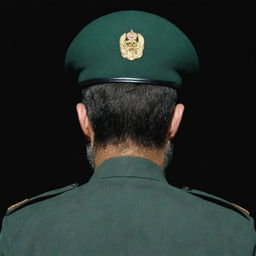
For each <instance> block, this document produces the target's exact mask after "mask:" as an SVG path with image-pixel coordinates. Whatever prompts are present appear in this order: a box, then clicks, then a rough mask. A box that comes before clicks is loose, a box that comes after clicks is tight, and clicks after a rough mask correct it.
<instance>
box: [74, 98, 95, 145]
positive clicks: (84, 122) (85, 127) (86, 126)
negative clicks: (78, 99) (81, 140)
mask: <svg viewBox="0 0 256 256" xmlns="http://www.w3.org/2000/svg"><path fill="white" fill-rule="evenodd" d="M76 111H77V115H78V120H79V123H80V126H81V128H82V131H83V133H84V134H85V135H86V136H87V137H88V138H89V139H90V140H91V139H92V136H93V132H92V127H91V125H90V123H89V118H88V116H87V110H86V108H85V105H84V104H83V103H78V104H77V105H76Z"/></svg>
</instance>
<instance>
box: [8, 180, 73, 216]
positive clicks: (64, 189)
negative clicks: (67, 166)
mask: <svg viewBox="0 0 256 256" xmlns="http://www.w3.org/2000/svg"><path fill="white" fill-rule="evenodd" d="M76 187H78V184H77V183H73V184H71V185H68V186H65V187H62V188H58V189H55V190H51V191H48V192H45V193H43V194H40V195H37V196H34V197H31V198H27V199H24V200H22V201H20V202H18V203H16V204H13V205H11V206H10V207H8V209H7V211H6V215H7V216H9V215H12V214H13V213H14V212H16V211H19V210H21V209H22V208H24V207H27V206H30V205H33V204H36V203H37V202H41V201H47V199H49V198H52V197H56V196H58V195H60V194H63V193H65V192H67V191H69V190H72V189H74V188H76Z"/></svg>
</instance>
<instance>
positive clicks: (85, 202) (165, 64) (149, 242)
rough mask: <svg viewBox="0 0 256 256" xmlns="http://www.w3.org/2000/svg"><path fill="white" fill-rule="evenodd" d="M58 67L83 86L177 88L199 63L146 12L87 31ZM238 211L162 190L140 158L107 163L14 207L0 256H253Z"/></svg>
mask: <svg viewBox="0 0 256 256" xmlns="http://www.w3.org/2000/svg"><path fill="white" fill-rule="evenodd" d="M65 65H66V68H67V70H69V71H70V74H71V75H72V76H73V77H74V78H75V79H76V83H78V84H79V85H80V86H81V87H86V86H92V85H94V84H101V83H109V82H111V83H116V82H117V83H119V82H129V83H137V84H142V83H144V84H151V85H156V86H158V85H163V86H170V87H172V88H175V89H177V90H178V89H179V88H180V87H181V85H182V80H183V75H184V74H186V77H189V76H190V75H192V76H193V75H194V74H196V73H197V71H198V69H199V61H198V56H197V53H196V51H195V49H194V46H193V45H192V43H191V42H190V40H189V39H188V37H187V36H186V35H185V34H184V33H183V32H182V31H181V30H179V29H178V28H177V27H176V26H175V25H174V24H172V23H171V22H169V21H167V20H166V19H164V18H162V17H159V16H157V15H154V14H150V13H146V12H140V11H120V12H115V13H112V14H109V15H105V16H103V17H100V18H99V19H96V20H95V21H93V22H91V23H90V24H88V25H87V26H86V27H85V28H84V29H83V30H82V31H81V32H80V33H79V34H78V35H77V36H76V38H75V39H74V40H73V42H72V43H71V45H70V47H69V48H68V50H67V54H66V59H65ZM255 246H256V235H255V228H254V222H253V219H252V218H251V217H250V216H249V214H248V213H246V211H244V210H242V209H240V208H239V207H237V206H236V205H234V204H232V203H229V202H227V201H225V200H222V199H220V198H217V197H215V196H211V195H208V194H206V193H203V192H200V191H195V190H189V189H178V188H176V187H173V186H171V185H169V184H168V182H167V180H166V178H165V176H164V171H163V170H162V169H161V168H160V167H159V166H158V165H157V164H156V163H154V162H152V161H151V160H149V159H146V158H142V157H131V156H122V157H115V158H110V159H107V160H105V161H104V162H103V163H102V164H101V165H100V166H98V167H97V168H96V169H95V172H94V174H93V176H92V178H91V179H90V181H89V182H88V183H87V184H84V185H82V186H77V185H76V184H73V185H70V186H68V187H65V188H63V189H57V190H54V191H50V192H47V193H45V194H42V195H39V196H36V197H33V198H31V199H27V200H24V201H22V202H21V203H19V204H16V205H14V206H13V207H11V208H10V209H9V210H8V211H7V214H6V216H5V217H4V220H3V225H2V231H1V236H0V255H1V256H15V255H18V256H30V255H31V256H40V255H42V256H65V255H68V256H70V255H75V256H85V255H88V256H96V255H97V256H99V255H100V256H102V255H107V256H110V255H111V256H115V255H116V256H117V255H118V256H126V255H139V256H144V255H145V256H146V255H147V256H150V255H154V256H155V255H161V256H165V255H166V256H167V255H168V256H242V255H243V256H247V255H248V256H249V255H250V256H252V255H255Z"/></svg>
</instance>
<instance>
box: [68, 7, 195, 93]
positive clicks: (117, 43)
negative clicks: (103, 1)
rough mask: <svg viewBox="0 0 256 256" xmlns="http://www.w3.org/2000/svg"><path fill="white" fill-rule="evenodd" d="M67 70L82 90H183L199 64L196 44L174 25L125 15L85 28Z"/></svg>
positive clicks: (113, 15)
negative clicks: (127, 86)
mask: <svg viewBox="0 0 256 256" xmlns="http://www.w3.org/2000/svg"><path fill="white" fill-rule="evenodd" d="M65 66H66V68H67V70H69V71H70V72H71V74H73V75H74V77H75V79H76V83H78V85H80V86H81V87H84V86H89V85H93V84H100V83H107V82H130V83H145V84H157V85H165V86H170V87H173V88H180V87H181V85H182V78H183V77H182V76H183V74H186V75H188V76H189V75H190V74H191V75H192V74H195V73H197V71H198V70H199V60H198V55H197V53H196V50H195V48H194V46H193V45H192V43H191V41H190V40H189V39H188V37H187V36H186V35H185V34H184V33H183V32H182V31H181V30H180V29H179V28H178V27H176V26H175V25H174V24H173V23H171V22H170V21H168V20H166V19H165V18H163V17H160V16H158V15H155V14H152V13H148V12H144V11H135V10H125V11H118V12H113V13H110V14H107V15H104V16H102V17H100V18H97V19H96V20H94V21H92V22H91V23H89V24H88V25H87V26H85V27H84V28H83V29H82V30H81V31H80V33H78V35H77V36H76V37H75V38H74V39H73V41H72V42H71V44H70V46H69V48H68V50H67V53H66V57H65Z"/></svg>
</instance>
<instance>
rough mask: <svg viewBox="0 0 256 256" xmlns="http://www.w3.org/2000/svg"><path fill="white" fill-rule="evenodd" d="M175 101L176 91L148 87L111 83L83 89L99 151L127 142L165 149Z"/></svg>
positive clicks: (83, 100)
mask: <svg viewBox="0 0 256 256" xmlns="http://www.w3.org/2000/svg"><path fill="white" fill-rule="evenodd" d="M176 100H177V92H176V90H174V89H172V88H169V87H166V86H157V85H148V84H134V83H108V84H99V85H93V86H90V87H88V88H84V89H83V90H82V102H83V104H84V105H85V107H86V109H87V113H88V118H89V121H90V124H91V126H92V128H93V131H94V135H95V137H94V145H95V147H97V148H105V147H106V146H107V145H108V144H113V145H117V144H120V143H122V142H125V141H126V140H130V141H132V142H133V143H134V144H136V145H138V146H142V147H150V148H159V149H160V148H162V147H163V146H164V144H165V143H166V136H167V132H168V128H169V126H170V122H171V118H172V112H173V109H174V107H175V104H176Z"/></svg>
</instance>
